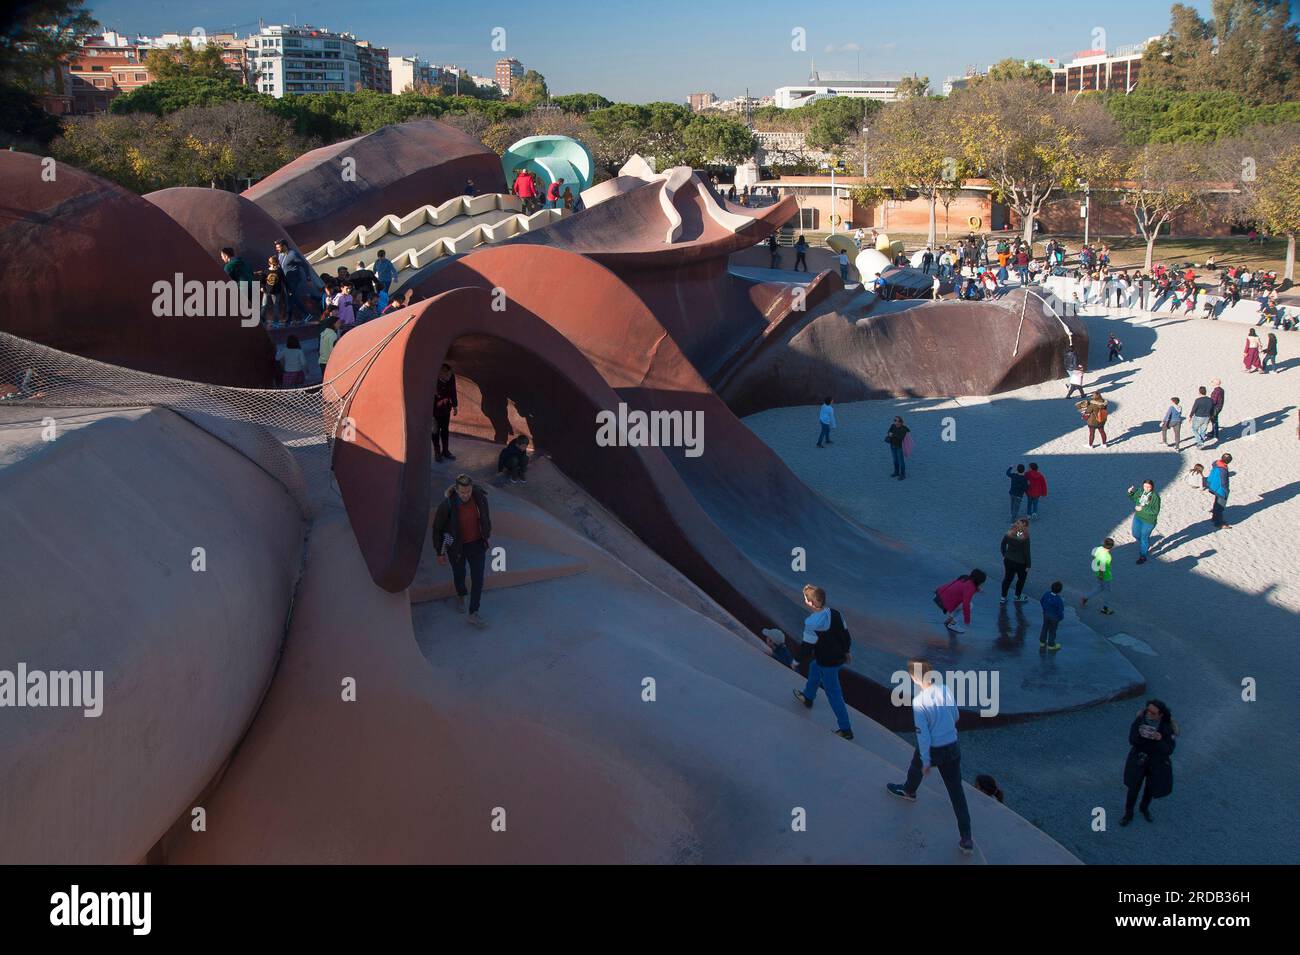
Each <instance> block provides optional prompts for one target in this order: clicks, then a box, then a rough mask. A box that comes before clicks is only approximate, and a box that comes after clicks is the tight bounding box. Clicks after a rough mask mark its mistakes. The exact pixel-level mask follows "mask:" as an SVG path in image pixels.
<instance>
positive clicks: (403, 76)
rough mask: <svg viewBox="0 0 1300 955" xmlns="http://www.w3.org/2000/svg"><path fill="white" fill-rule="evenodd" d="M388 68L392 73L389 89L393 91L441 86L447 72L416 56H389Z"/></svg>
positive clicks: (399, 91)
mask: <svg viewBox="0 0 1300 955" xmlns="http://www.w3.org/2000/svg"><path fill="white" fill-rule="evenodd" d="M388 68H389V70H390V71H391V73H392V86H391V89H392V91H393V92H394V93H401V92H402V91H403V90H420V89H428V88H430V87H437V86H442V85H444V81H445V80H446V79H447V74H446V73H445V72H444V71H443V70H442V69H441V68H440V67H437V66H434V65H433V64H431V63H428V62H426V61H424V60H422V59H420V58H419V57H418V56H390V57H389V58H388Z"/></svg>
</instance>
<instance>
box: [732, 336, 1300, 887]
mask: <svg viewBox="0 0 1300 955" xmlns="http://www.w3.org/2000/svg"><path fill="white" fill-rule="evenodd" d="M1088 325H1089V332H1090V334H1091V336H1092V347H1091V352H1090V355H1089V358H1090V361H1089V366H1090V367H1091V368H1092V369H1093V371H1092V372H1091V373H1090V374H1089V375H1088V379H1087V381H1088V390H1089V392H1091V391H1092V390H1093V387H1092V386H1093V385H1094V384H1095V385H1096V386H1098V387H1100V388H1101V389H1102V390H1103V392H1104V394H1106V396H1107V397H1108V398H1109V399H1110V401H1111V409H1112V415H1111V420H1110V424H1109V427H1108V434H1109V436H1110V439H1111V446H1110V447H1108V448H1106V449H1104V450H1103V449H1097V450H1091V451H1090V450H1089V449H1088V447H1087V437H1086V430H1085V429H1084V428H1083V427H1082V426H1081V421H1080V419H1079V416H1078V413H1077V412H1076V411H1075V410H1074V408H1073V402H1067V401H1066V400H1065V398H1064V397H1063V396H1064V393H1065V385H1064V383H1063V382H1062V383H1057V382H1052V383H1049V384H1043V385H1038V386H1034V387H1031V388H1024V389H1021V390H1019V391H1014V392H1010V393H1007V394H1004V395H998V396H996V397H994V398H992V399H957V400H952V401H934V400H893V401H877V402H860V403H856V404H851V405H844V406H840V407H839V408H838V410H837V414H838V417H839V424H840V427H839V430H838V431H837V432H836V439H837V440H836V443H835V445H834V446H833V447H832V448H828V449H824V450H817V449H816V448H815V447H814V446H813V445H814V442H815V439H816V434H817V410H816V408H811V407H798V408H782V409H776V410H773V411H768V412H764V413H762V414H759V415H755V416H752V417H750V418H749V419H747V422H746V423H747V424H748V425H749V426H750V427H751V428H752V429H753V430H754V431H755V432H756V433H757V434H758V435H759V436H760V437H762V438H763V439H764V440H765V441H766V442H767V443H768V444H770V445H771V446H772V447H773V448H774V449H776V450H777V451H778V452H780V453H781V454H782V455H783V456H784V457H785V458H786V460H787V461H788V462H789V463H790V466H791V467H792V468H793V469H794V470H795V472H796V473H797V474H798V475H799V476H800V477H801V478H802V479H803V480H804V481H806V482H807V483H808V484H809V485H811V486H812V487H814V488H816V489H817V490H819V491H820V492H821V493H822V494H823V495H825V496H826V497H827V498H828V499H829V500H830V501H831V502H833V503H834V504H835V506H837V507H838V508H840V509H841V510H843V511H844V512H845V513H847V514H848V515H850V516H851V517H853V518H854V519H856V520H858V521H860V522H861V523H863V524H866V525H868V526H870V527H874V528H876V529H878V530H881V531H883V532H885V533H888V534H890V535H893V536H895V537H897V538H899V539H901V540H903V541H906V542H908V543H912V544H914V545H916V546H918V547H926V548H935V549H942V550H943V551H945V552H947V553H949V554H951V555H953V556H955V557H957V558H959V559H961V560H963V561H964V562H969V563H970V564H971V565H972V566H976V565H978V566H982V567H983V568H985V569H986V570H987V571H988V572H989V574H990V577H992V578H993V580H992V581H991V584H990V585H988V586H986V588H985V593H984V594H982V595H981V596H980V597H978V598H977V599H976V603H975V613H976V614H988V615H992V614H996V613H997V611H998V602H997V600H998V588H997V584H998V583H999V582H1000V578H1001V560H1000V556H999V553H998V549H997V546H998V542H999V539H1000V537H1001V535H1002V534H1003V533H1004V531H1005V530H1006V527H1007V524H1008V523H1009V513H1008V497H1007V485H1008V482H1007V479H1006V477H1005V476H1004V472H1005V470H1006V468H1007V467H1008V465H1013V464H1016V463H1018V462H1026V463H1027V462H1029V461H1031V460H1032V461H1037V462H1038V463H1039V466H1040V468H1041V469H1042V470H1043V472H1044V473H1045V475H1046V476H1047V480H1048V485H1049V496H1048V498H1047V500H1046V502H1045V504H1044V506H1043V508H1042V514H1041V517H1040V519H1039V520H1038V521H1037V522H1036V523H1035V524H1034V526H1033V528H1032V539H1033V567H1032V569H1031V571H1030V577H1029V586H1028V592H1029V593H1030V594H1032V596H1033V598H1034V603H1033V604H1031V605H1030V606H1031V607H1032V608H1034V616H1035V619H1034V621H1033V622H1032V624H1031V627H1032V629H1033V630H1034V632H1035V633H1036V629H1037V619H1036V618H1037V611H1036V608H1037V598H1038V597H1039V596H1040V595H1041V594H1042V593H1043V591H1044V590H1045V589H1046V588H1047V586H1048V585H1049V584H1050V583H1051V581H1052V580H1054V579H1058V578H1059V579H1061V580H1063V581H1064V582H1065V584H1066V593H1067V596H1073V597H1074V598H1075V601H1074V605H1075V606H1076V607H1077V596H1078V594H1079V593H1080V592H1081V590H1082V589H1084V588H1086V587H1087V585H1088V584H1089V556H1088V555H1089V552H1090V551H1091V549H1092V548H1093V547H1094V546H1096V544H1097V543H1099V542H1100V540H1101V538H1103V537H1105V536H1107V535H1110V536H1113V537H1114V538H1115V540H1116V543H1117V547H1116V550H1115V565H1114V566H1115V582H1114V599H1113V602H1112V603H1113V606H1114V607H1115V608H1116V609H1117V611H1118V612H1117V614H1116V615H1115V616H1112V617H1103V616H1101V615H1100V614H1098V613H1097V612H1096V609H1095V602H1094V605H1093V606H1090V607H1089V609H1088V610H1087V611H1086V612H1084V613H1083V615H1082V618H1083V620H1084V621H1085V622H1088V623H1090V624H1091V625H1093V626H1094V627H1096V628H1097V629H1098V630H1100V631H1101V632H1103V633H1105V634H1107V635H1108V636H1109V637H1110V638H1111V639H1112V641H1113V642H1114V643H1115V644H1116V645H1117V646H1119V647H1120V649H1121V650H1122V651H1123V652H1124V653H1125V654H1126V655H1127V656H1128V657H1129V659H1130V660H1131V661H1132V662H1133V664H1134V666H1136V667H1137V668H1138V669H1139V670H1140V671H1141V672H1142V673H1143V675H1144V676H1145V677H1146V679H1147V683H1148V694H1147V695H1148V696H1155V697H1159V698H1162V699H1164V700H1165V701H1166V702H1167V703H1168V704H1169V706H1170V707H1171V708H1172V710H1173V712H1174V715H1175V717H1176V718H1177V720H1178V722H1179V723H1180V725H1181V730H1182V736H1181V738H1180V741H1179V747H1178V751H1177V753H1176V754H1175V758H1174V763H1175V789H1174V793H1173V795H1172V796H1170V797H1169V798H1168V799H1165V800H1161V801H1159V802H1157V803H1156V804H1155V806H1154V814H1155V816H1156V822H1155V824H1154V825H1152V824H1149V823H1146V822H1144V821H1143V820H1142V819H1141V818H1140V817H1139V818H1138V819H1137V821H1136V822H1135V823H1134V824H1133V826H1131V827H1129V828H1127V829H1121V828H1119V827H1118V825H1117V822H1118V816H1119V814H1120V812H1121V811H1122V808H1123V795H1124V790H1123V786H1122V784H1121V781H1120V778H1121V774H1122V769H1123V762H1124V757H1125V755H1126V753H1127V750H1128V745H1127V730H1128V724H1129V721H1130V720H1131V719H1132V717H1133V716H1134V715H1135V713H1136V711H1137V709H1138V707H1139V705H1140V701H1139V700H1136V699H1133V700H1124V701H1120V702H1116V703H1111V704H1106V705H1104V706H1099V707H1093V708H1090V709H1088V710H1085V711H1082V712H1078V713H1071V714H1065V715H1062V716H1057V717H1052V718H1048V719H1044V720H1038V721H1034V722H1031V723H1026V724H1019V725H1014V726H1010V727H1004V728H999V729H993V730H982V731H979V732H968V733H966V734H965V735H964V737H963V743H962V746H963V750H964V753H965V759H964V766H963V770H964V773H965V776H966V778H967V779H968V780H969V779H972V778H973V777H974V775H975V774H977V773H980V772H988V773H991V774H993V775H994V776H995V777H996V778H997V779H998V781H999V783H1000V784H1001V785H1002V788H1003V789H1004V791H1005V792H1006V794H1007V803H1008V805H1010V806H1011V807H1012V808H1014V809H1016V810H1017V811H1018V812H1021V813H1022V814H1023V815H1025V816H1026V817H1027V818H1029V819H1031V820H1032V821H1034V822H1035V824H1037V825H1040V826H1041V827H1042V828H1043V829H1045V830H1046V831H1047V832H1049V833H1050V834H1052V835H1053V836H1055V837H1056V838H1057V839H1058V840H1060V841H1061V842H1062V843H1063V844H1064V845H1065V846H1066V847H1067V848H1069V849H1070V850H1071V851H1073V852H1075V853H1076V854H1077V855H1079V856H1080V858H1082V859H1084V860H1085V861H1090V862H1115V863H1120V862H1133V863H1143V862H1192V863H1195V862H1261V861H1262V862H1275V863H1276V862H1284V861H1285V862H1289V861H1292V860H1293V859H1294V858H1295V855H1296V850H1297V848H1298V847H1300V839H1298V838H1297V836H1296V832H1295V827H1294V825H1293V824H1291V823H1290V822H1289V821H1287V820H1289V817H1290V816H1291V815H1292V814H1293V807H1294V806H1295V805H1296V804H1297V801H1300V783H1298V780H1300V773H1296V771H1295V769H1294V763H1295V757H1296V752H1297V745H1296V727H1297V723H1298V722H1300V717H1298V715H1297V714H1298V712H1300V707H1297V705H1296V702H1295V689H1296V686H1297V669H1300V667H1297V660H1298V659H1300V649H1297V648H1296V646H1295V642H1296V639H1297V637H1300V626H1298V624H1300V617H1298V616H1297V615H1298V614H1300V580H1298V579H1297V575H1298V572H1300V440H1297V417H1296V414H1297V407H1298V406H1300V334H1296V333H1285V332H1283V333H1280V336H1279V341H1280V359H1279V363H1280V366H1281V373H1279V374H1273V373H1270V374H1268V375H1259V374H1246V373H1245V372H1244V370H1243V368H1242V364H1241V358H1240V355H1241V347H1242V342H1243V341H1244V338H1245V332H1246V330H1245V328H1243V327H1242V326H1241V325H1237V324H1227V323H1215V322H1207V321H1203V320H1179V319H1174V318H1171V317H1167V316H1162V317H1159V318H1152V319H1150V320H1147V319H1145V318H1143V317H1142V316H1139V315H1136V314H1134V313H1131V312H1123V313H1121V312H1119V311H1114V312H1110V313H1108V314H1105V315H1097V316H1095V317H1089V318H1088ZM1111 331H1115V332H1116V334H1118V336H1119V337H1120V338H1121V339H1122V340H1123V341H1124V344H1125V353H1126V356H1127V358H1128V360H1127V361H1124V362H1116V363H1114V364H1112V365H1110V366H1107V364H1106V349H1105V341H1106V337H1107V335H1108V334H1109V333H1110V332H1111ZM1212 377H1219V378H1222V379H1223V383H1224V387H1225V389H1226V391H1227V399H1226V405H1225V412H1224V415H1223V425H1224V427H1223V438H1224V439H1225V440H1224V441H1223V442H1222V443H1220V444H1219V445H1217V446H1216V445H1214V443H1213V442H1211V443H1210V444H1209V445H1208V446H1207V448H1206V450H1204V451H1200V452H1198V451H1197V450H1196V449H1195V447H1194V440H1193V439H1192V438H1191V436H1190V432H1191V429H1190V427H1188V426H1187V425H1185V426H1184V429H1183V430H1184V437H1183V450H1182V453H1181V454H1180V453H1178V452H1175V451H1173V450H1171V449H1167V448H1163V447H1162V446H1161V443H1160V436H1159V433H1158V423H1159V419H1160V417H1161V415H1162V414H1163V413H1164V410H1165V408H1166V407H1167V405H1168V399H1169V397H1170V396H1172V395H1177V396H1178V397H1180V398H1181V399H1182V401H1183V405H1184V407H1185V408H1188V409H1190V406H1191V402H1192V399H1193V398H1194V397H1195V395H1196V386H1197V385H1199V384H1207V385H1208V383H1209V379H1210V378H1212ZM894 414H901V415H903V416H904V418H905V420H906V421H907V423H908V424H909V425H910V426H911V427H912V429H913V433H914V435H915V437H916V442H917V450H916V452H915V454H914V455H913V457H912V459H911V460H910V461H909V465H908V466H909V474H908V479H907V480H906V481H905V482H898V481H895V480H894V479H892V478H890V477H889V476H888V475H889V471H890V467H891V465H890V459H889V452H888V448H887V447H886V446H885V444H884V442H883V435H884V433H885V430H886V429H887V427H888V425H889V422H890V420H891V418H892V416H893V415H894ZM949 418H951V419H952V421H953V423H955V427H956V440H955V441H953V442H950V443H949V442H944V441H942V440H941V432H942V429H943V427H944V424H945V419H949ZM1251 430H1253V431H1254V435H1253V436H1250V435H1249V432H1250V431H1251ZM1222 451H1231V452H1232V454H1233V465H1232V471H1233V479H1232V480H1233V488H1232V496H1231V500H1230V502H1229V508H1228V520H1230V521H1231V522H1233V523H1234V524H1235V525H1236V526H1235V527H1234V528H1233V529H1232V530H1227V531H1221V532H1217V533H1216V532H1214V530H1213V528H1212V527H1211V525H1210V522H1209V519H1208V509H1209V497H1208V495H1205V494H1202V493H1198V492H1196V491H1194V490H1193V489H1191V488H1190V487H1188V486H1187V485H1186V484H1185V483H1184V480H1183V478H1184V475H1185V473H1186V471H1187V470H1188V469H1189V468H1190V467H1191V465H1192V464H1193V463H1194V462H1200V463H1203V464H1205V465H1206V467H1207V469H1208V467H1209V465H1210V464H1211V463H1212V462H1213V461H1214V460H1215V459H1216V457H1217V456H1218V454H1219V453H1221V452H1222ZM1144 478H1151V479H1153V480H1154V481H1155V482H1156V484H1157V487H1158V489H1159V490H1160V492H1161V494H1162V498H1163V509H1162V511H1161V515H1160V520H1159V523H1158V525H1157V529H1156V534H1155V537H1154V539H1153V540H1154V546H1153V553H1154V554H1155V555H1156V556H1155V559H1154V560H1153V561H1152V562H1150V563H1148V564H1146V565H1144V566H1141V567H1139V566H1135V564H1134V561H1135V560H1136V557H1137V547H1136V544H1135V543H1134V540H1133V536H1132V534H1131V533H1130V531H1129V525H1130V515H1131V513H1132V506H1131V504H1130V503H1129V501H1128V498H1127V497H1126V495H1125V490H1126V488H1128V487H1129V486H1130V485H1139V484H1140V483H1141V481H1142V480H1143V479H1144ZM864 572H866V569H865V568H864ZM832 599H833V595H832ZM918 612H924V610H923V609H921V608H918ZM1031 638H1032V637H1031ZM1061 652H1062V653H1069V647H1068V646H1067V647H1066V648H1065V649H1064V650H1063V651H1061ZM1248 679H1253V680H1255V681H1257V682H1258V702H1244V701H1243V700H1242V692H1243V691H1242V681H1243V680H1248ZM1095 807H1104V808H1105V809H1107V811H1108V813H1109V819H1108V827H1107V831H1105V832H1094V831H1093V830H1092V828H1091V823H1092V813H1093V810H1094V808H1095Z"/></svg>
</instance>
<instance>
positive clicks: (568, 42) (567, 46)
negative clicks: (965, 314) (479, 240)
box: [86, 0, 1210, 103]
mask: <svg viewBox="0 0 1300 955" xmlns="http://www.w3.org/2000/svg"><path fill="white" fill-rule="evenodd" d="M86 5H87V6H88V7H89V8H90V10H91V12H92V13H93V14H94V16H95V18H96V19H97V20H99V22H100V23H101V24H103V25H104V26H105V28H109V29H116V30H119V31H121V32H124V33H142V34H145V35H156V34H160V33H177V32H179V33H189V32H191V30H192V29H193V28H194V27H203V28H204V29H205V30H207V31H208V32H209V33H215V32H219V31H229V30H232V29H233V30H235V32H238V33H241V34H248V33H252V32H256V30H257V25H258V18H259V17H262V18H263V19H264V20H265V22H266V23H268V24H273V23H310V24H312V25H313V26H318V27H325V28H328V29H331V30H336V31H345V32H349V33H353V34H355V35H356V36H357V37H358V39H363V40H370V41H371V42H373V43H375V44H377V45H379V46H388V47H389V50H390V52H391V54H392V55H394V56H399V55H400V56H410V55H416V56H420V57H423V58H424V59H426V60H429V61H431V62H433V63H435V64H446V63H455V64H457V65H459V66H462V67H465V68H466V69H469V70H470V71H471V72H473V73H478V74H484V75H492V71H493V70H492V67H493V64H494V63H495V62H496V60H497V59H498V58H500V57H501V56H513V57H515V58H517V59H518V60H520V61H521V62H522V63H523V64H524V67H525V68H530V69H536V70H538V71H540V72H541V73H542V74H543V75H544V76H545V77H546V80H547V84H548V86H549V87H550V90H551V93H552V95H555V94H560V93H578V92H596V93H601V94H603V95H604V96H606V97H608V98H610V99H612V100H615V101H623V102H637V103H640V102H651V101H656V100H664V101H669V102H684V101H685V99H686V96H687V95H688V94H689V93H695V92H704V91H708V92H712V93H716V94H718V95H719V96H721V97H723V98H727V97H731V96H736V95H739V94H742V93H744V92H745V91H746V89H748V90H749V92H750V93H751V94H752V95H755V96H760V95H771V93H772V91H773V90H774V89H775V88H776V87H778V86H787V85H795V84H799V83H803V82H805V81H806V80H807V78H808V71H809V67H810V64H812V63H815V64H816V66H817V68H818V69H819V70H827V71H829V70H835V71H847V72H858V71H861V73H862V74H865V75H867V76H869V77H870V78H873V79H875V78H880V79H891V78H897V77H899V76H903V75H911V74H913V73H916V74H918V75H920V76H928V77H929V78H930V81H931V89H932V90H933V92H936V93H938V92H940V90H941V87H942V84H943V80H944V78H945V77H946V76H950V75H954V76H960V75H963V74H964V73H965V72H966V70H967V68H968V67H970V66H988V65H989V64H990V63H995V62H997V61H998V60H1000V59H1003V58H1005V57H1009V56H1014V57H1017V58H1020V59H1037V58H1040V57H1055V58H1056V59H1058V60H1062V61H1066V60H1069V59H1071V58H1072V57H1073V55H1074V54H1075V53H1076V52H1078V51H1080V50H1087V49H1092V48H1094V46H1096V45H1098V43H1097V41H1099V40H1101V41H1104V44H1105V46H1106V47H1107V48H1108V49H1114V48H1115V47H1117V46H1125V45H1128V44H1131V43H1140V42H1143V41H1145V40H1146V39H1147V38H1148V37H1151V36H1155V35H1156V34H1158V33H1161V32H1162V31H1163V30H1164V29H1165V28H1167V27H1168V25H1169V7H1170V2H1168V0H1088V2H1087V3H1071V2H1064V3H1051V4H1049V5H1048V6H1049V7H1050V10H1051V13H1050V15H1048V16H1042V15H1039V13H1041V11H1042V10H1044V9H1047V8H1044V7H1043V6H1042V5H1041V4H1035V3H1033V2H1029V3H1017V4H1012V5H1011V8H1009V9H1008V12H1006V13H1000V12H997V11H996V7H995V6H991V5H989V4H984V3H979V4H972V3H971V2H970V0H919V2H913V3H897V2H885V0H847V2H846V0H841V2H838V3H835V4H830V3H825V4H819V3H809V2H791V0H786V2H774V0H748V2H742V3H715V4H706V3H701V2H699V0H693V2H687V0H601V2H595V3H591V2H588V3H583V2H576V3H575V2H570V3H547V2H544V0H529V2H523V0H495V2H491V3H469V2H466V0H452V2H448V0H433V2H430V0H425V2H416V0H360V2H358V0H349V2H341V0H312V2H309V3H308V2H302V0H207V2H196V0H169V2H168V3H158V2H157V0H87V4H86ZM1191 6H1193V7H1195V8H1196V9H1197V10H1198V11H1199V12H1200V13H1201V14H1202V16H1207V17H1208V15H1209V8H1210V0H1192V2H1191ZM900 10H902V11H905V12H910V11H918V12H920V16H915V17H912V16H909V17H904V16H900V15H899V13H898V11H900ZM1012 10H1014V12H1012ZM704 11H707V12H704ZM498 27H500V28H502V29H504V31H505V33H504V41H505V46H506V50H505V52H504V53H502V52H499V51H497V50H494V49H493V46H492V42H493V39H492V38H493V31H494V29H495V28H498ZM796 30H802V31H803V33H802V36H803V38H804V40H803V44H802V45H803V49H802V50H799V49H795V48H794V47H795V46H797V45H799V44H798V34H796V32H795V31H796ZM498 35H500V34H498Z"/></svg>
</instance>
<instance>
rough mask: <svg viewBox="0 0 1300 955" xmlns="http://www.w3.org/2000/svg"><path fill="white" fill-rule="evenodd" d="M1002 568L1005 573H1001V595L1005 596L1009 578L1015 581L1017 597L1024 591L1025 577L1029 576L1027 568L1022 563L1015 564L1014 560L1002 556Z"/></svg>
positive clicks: (1009, 585)
mask: <svg viewBox="0 0 1300 955" xmlns="http://www.w3.org/2000/svg"><path fill="white" fill-rule="evenodd" d="M1002 569H1003V570H1004V571H1005V573H1004V574H1003V575H1002V596H1003V597H1006V595H1007V591H1008V590H1010V589H1011V579H1012V578H1013V577H1014V578H1015V581H1016V596H1017V597H1019V596H1020V595H1021V594H1022V593H1024V592H1025V578H1026V577H1028V576H1029V568H1028V567H1026V566H1025V565H1024V564H1017V563H1016V562H1015V561H1014V560H1007V559H1006V558H1003V560H1002Z"/></svg>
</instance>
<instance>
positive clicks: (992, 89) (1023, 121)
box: [951, 80, 1119, 243]
mask: <svg viewBox="0 0 1300 955" xmlns="http://www.w3.org/2000/svg"><path fill="white" fill-rule="evenodd" d="M951 100H952V102H953V103H954V108H955V114H956V118H955V120H954V122H955V126H956V130H957V137H958V140H959V142H960V143H961V148H962V155H963V156H964V158H965V159H966V162H967V164H968V165H969V166H970V168H971V169H973V170H976V171H977V173H976V174H977V175H983V176H985V177H987V178H988V179H989V181H990V182H991V184H992V186H993V198H994V199H995V200H997V201H998V202H1004V203H1006V204H1007V205H1008V206H1010V207H1011V209H1012V211H1014V212H1016V213H1017V214H1018V215H1020V216H1021V217H1022V219H1023V222H1024V238H1025V241H1026V242H1028V243H1032V242H1033V238H1034V218H1035V217H1036V216H1037V215H1038V213H1039V211H1040V210H1041V209H1042V207H1043V205H1044V204H1045V203H1046V202H1047V201H1048V200H1049V199H1050V198H1051V197H1052V196H1053V195H1054V194H1056V193H1057V192H1059V191H1060V190H1062V189H1073V188H1075V186H1076V185H1077V183H1078V182H1079V181H1081V180H1084V179H1088V178H1090V177H1092V178H1101V177H1102V176H1104V175H1106V173H1107V170H1106V168H1105V167H1106V164H1107V161H1108V160H1109V158H1110V156H1111V153H1112V150H1113V149H1114V147H1115V146H1116V144H1117V142H1118V139H1119V131H1118V129H1117V128H1116V127H1115V124H1114V122H1113V120H1111V118H1110V116H1109V114H1108V113H1106V111H1105V109H1103V108H1102V107H1101V105H1100V104H1099V103H1096V102H1093V101H1090V100H1083V101H1076V100H1073V99H1070V98H1067V97H1062V96H1053V95H1051V94H1050V93H1047V92H1045V91H1043V90H1042V89H1041V88H1039V87H1037V86H1035V85H1034V83H1033V82H1032V81H1029V80H1009V81H1006V82H1000V83H979V84H977V85H975V86H973V87H971V88H970V89H966V90H962V91H960V92H959V93H955V94H954V96H953V97H952V98H951Z"/></svg>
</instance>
